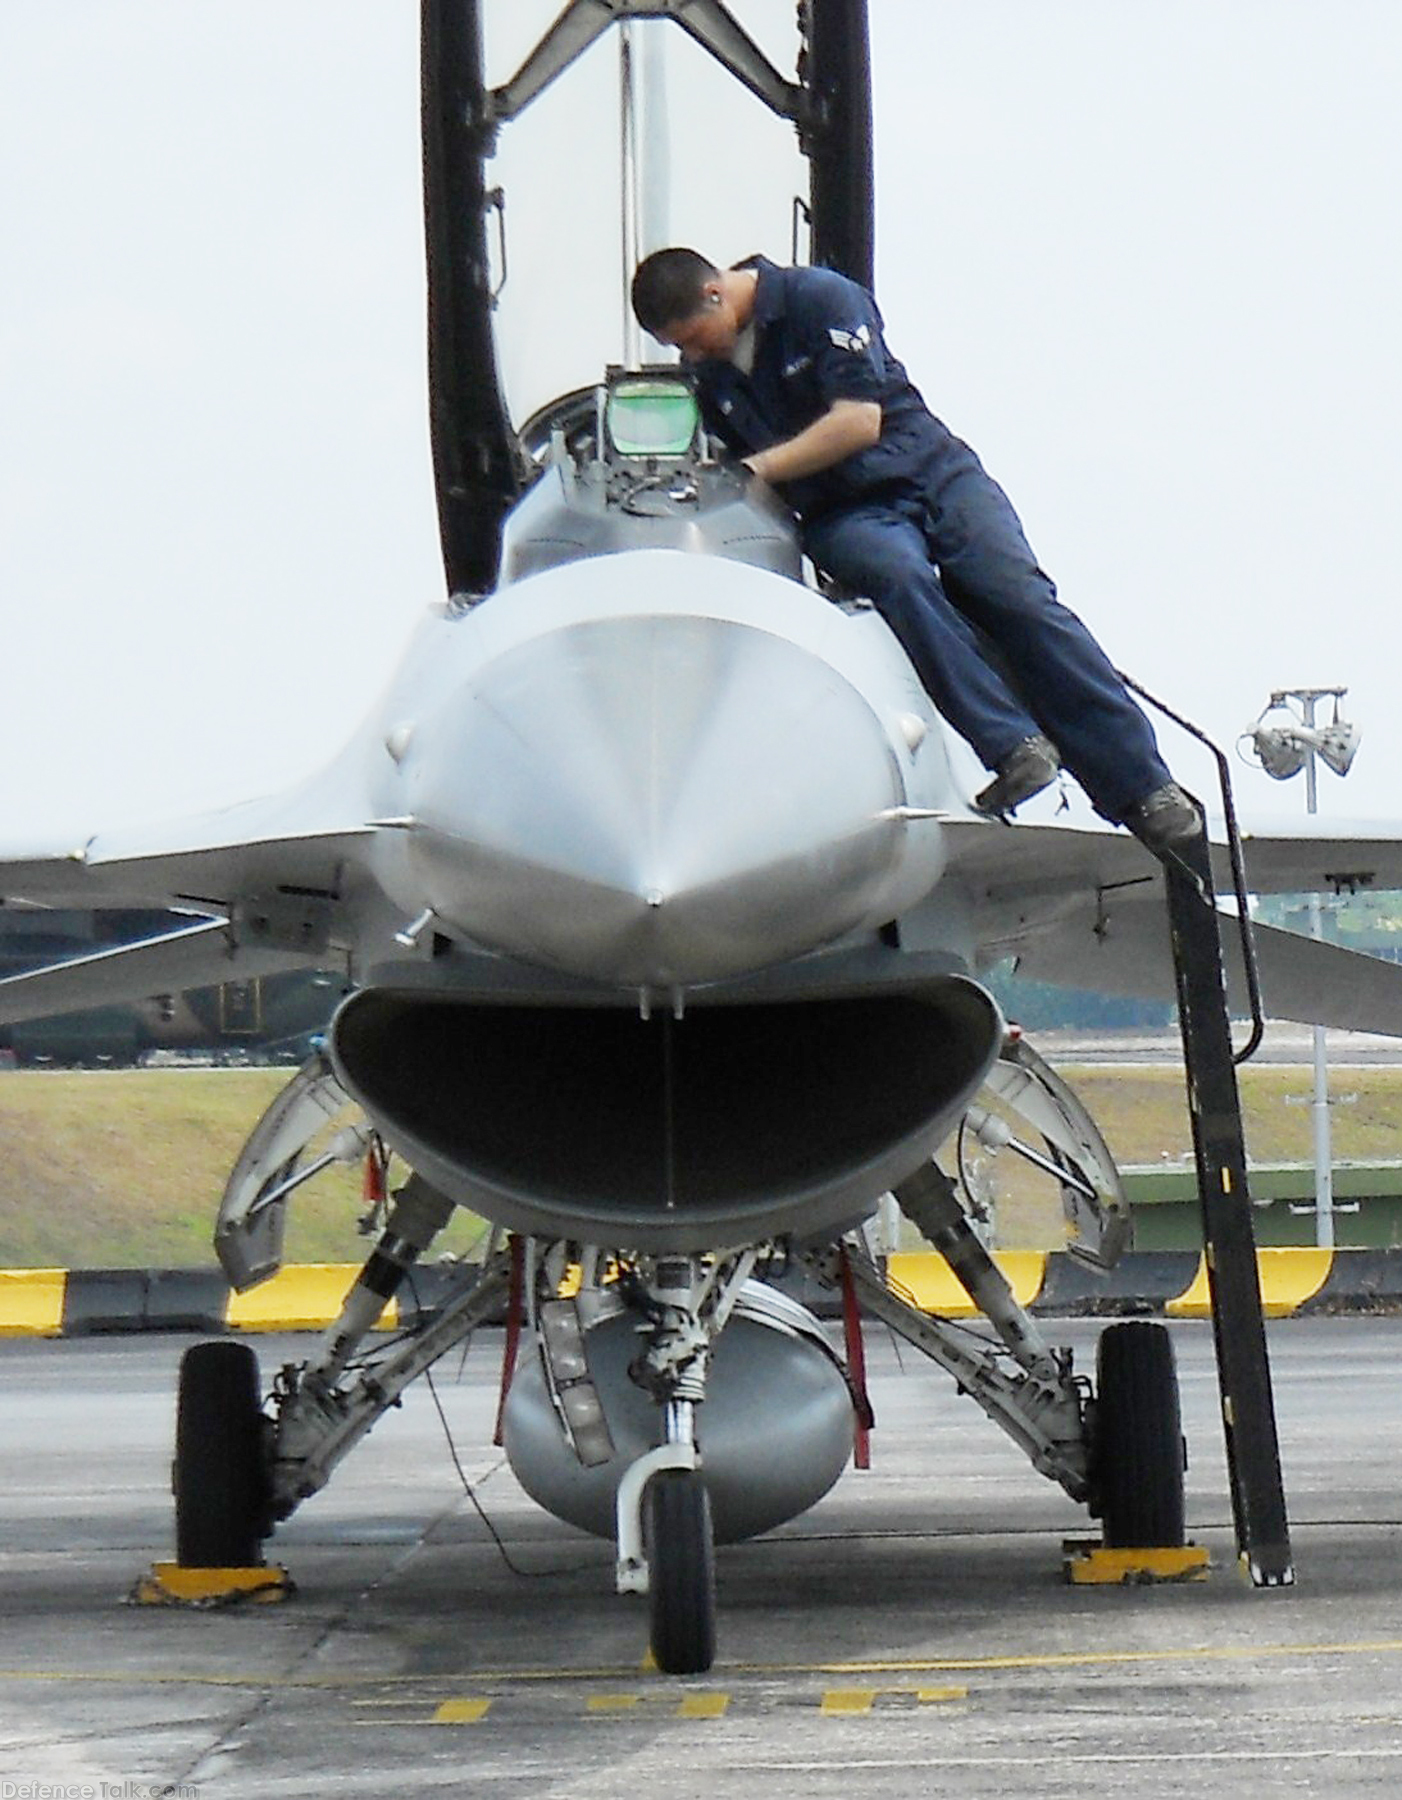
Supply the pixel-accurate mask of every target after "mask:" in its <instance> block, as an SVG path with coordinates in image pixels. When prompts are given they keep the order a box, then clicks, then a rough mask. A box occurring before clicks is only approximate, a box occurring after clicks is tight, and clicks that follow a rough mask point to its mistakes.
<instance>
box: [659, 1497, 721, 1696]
mask: <svg viewBox="0 0 1402 1800" xmlns="http://www.w3.org/2000/svg"><path fill="white" fill-rule="evenodd" d="M643 1533H644V1541H645V1543H646V1545H647V1560H648V1570H649V1580H648V1597H649V1601H650V1604H651V1611H652V1636H651V1643H652V1657H653V1661H654V1662H655V1663H656V1664H657V1666H658V1668H659V1669H660V1670H661V1671H662V1673H663V1674H664V1675H701V1674H704V1673H705V1671H706V1670H707V1669H709V1668H710V1666H711V1664H712V1663H713V1662H714V1661H715V1655H716V1559H715V1543H714V1538H713V1536H712V1532H711V1502H710V1496H709V1495H708V1494H707V1492H706V1484H705V1482H704V1481H703V1480H702V1478H701V1473H700V1471H699V1470H697V1469H663V1470H661V1471H659V1473H657V1474H656V1475H654V1476H653V1477H652V1479H651V1481H649V1482H648V1484H647V1489H646V1492H645V1495H644V1499H643Z"/></svg>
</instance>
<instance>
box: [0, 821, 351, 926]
mask: <svg viewBox="0 0 1402 1800" xmlns="http://www.w3.org/2000/svg"><path fill="white" fill-rule="evenodd" d="M290 810H291V809H289V808H288V806H287V803H286V801H285V800H265V801H256V800H255V801H250V802H248V803H246V804H245V805H242V806H233V807H228V808H226V809H224V810H222V811H220V812H214V813H206V814H202V815H200V816H199V817H197V818H194V819H188V820H181V821H179V822H177V823H175V824H173V825H167V826H164V827H158V828H153V829H147V830H128V831H115V832H103V833H101V834H100V835H98V836H96V837H91V838H88V839H86V840H85V841H80V842H78V843H76V844H74V843H69V844H51V845H36V846H29V845H17V846H14V847H13V848H8V847H0V901H5V900H30V901H38V902H41V903H44V904H47V905H63V906H92V907H103V906H134V905H153V906H169V907H174V908H177V909H178V908H181V907H190V908H194V909H195V910H197V911H198V910H205V911H211V912H222V911H226V910H228V908H229V907H231V906H232V905H233V904H234V902H235V900H236V899H237V898H238V897H239V896H241V895H248V894H256V893H258V892H259V891H260V889H264V888H268V889H271V888H288V887H292V888H296V889H298V890H299V891H307V892H315V893H324V894H327V895H332V894H335V893H336V892H338V891H339V883H340V880H341V876H342V872H343V869H344V865H345V863H346V861H347V859H348V858H352V857H354V856H355V855H356V853H357V851H358V850H359V849H361V848H363V846H364V845H365V844H366V843H367V842H368V841H369V839H370V838H371V837H372V836H373V835H374V833H375V830H376V829H377V828H376V826H375V825H373V824H369V823H362V822H355V823H353V824H348V825H347V824H334V825H324V824H312V823H303V822H302V820H300V819H298V818H296V817H295V816H294V817H292V818H289V817H287V816H286V815H287V814H288V812H289V811H290Z"/></svg>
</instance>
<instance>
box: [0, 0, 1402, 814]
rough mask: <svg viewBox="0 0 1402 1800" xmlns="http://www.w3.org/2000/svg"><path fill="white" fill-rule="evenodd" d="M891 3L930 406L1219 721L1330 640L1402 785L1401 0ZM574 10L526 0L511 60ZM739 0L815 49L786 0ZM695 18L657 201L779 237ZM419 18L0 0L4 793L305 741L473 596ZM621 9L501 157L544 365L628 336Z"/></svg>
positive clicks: (1130, 648) (783, 220) (682, 60)
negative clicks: (444, 602)
mask: <svg viewBox="0 0 1402 1800" xmlns="http://www.w3.org/2000/svg"><path fill="white" fill-rule="evenodd" d="M503 6H505V8H506V10H505V11H502V7H503ZM871 9H872V20H873V53H874V67H875V90H876V121H877V123H876V139H877V178H878V257H877V269H878V279H877V287H878V297H879V299H880V301H881V304H882V307H883V310H884V312H885V315H886V319H887V325H888V334H889V337H890V340H891V343H892V345H893V347H894V349H895V350H896V352H897V354H899V355H900V356H901V357H902V358H903V359H904V360H905V362H906V363H907V365H908V367H909V368H910V370H911V373H912V375H913V377H914V378H915V380H916V381H917V382H918V384H919V385H920V386H921V388H922V389H923V391H924V393H925V395H926V397H927V399H928V400H929V402H930V404H931V406H932V407H933V409H934V410H935V411H936V412H938V413H939V414H940V415H941V416H942V417H943V418H944V419H945V420H946V421H947V423H948V424H949V425H950V426H951V427H952V428H953V429H954V430H955V431H957V432H959V433H960V434H961V435H962V436H965V437H967V438H968V439H969V440H970V441H971V442H972V443H973V444H974V445H975V447H976V448H977V449H978V450H979V451H980V453H981V455H982V456H983V458H984V461H985V462H986V463H987V465H988V466H989V468H990V470H991V471H992V472H993V473H994V474H995V475H996V476H997V477H998V478H999V479H1000V480H1001V481H1002V482H1003V484H1004V486H1005V487H1007V488H1008V490H1009V492H1010V493H1011V495H1012V497H1013V500H1014V502H1015V504H1016V505H1017V507H1018V509H1019V511H1020V512H1021V514H1022V516H1023V519H1024V521H1025V523H1026V525H1027V529H1028V533H1029V535H1030V537H1031V539H1032V542H1033V544H1034V546H1035V547H1036V548H1037V550H1038V553H1039V555H1040V556H1041V558H1042V560H1043V562H1044V563H1045V565H1046V566H1047V567H1048V569H1050V570H1051V572H1052V573H1053V575H1054V576H1055V577H1056V579H1057V581H1058V583H1059V585H1060V588H1061V592H1062V596H1063V598H1064V599H1065V600H1066V601H1067V602H1068V604H1070V605H1071V606H1073V607H1074V608H1075V609H1076V610H1077V611H1079V612H1080V613H1081V614H1082V616H1083V617H1084V618H1085V619H1086V621H1087V622H1088V623H1089V624H1090V625H1091V627H1092V629H1093V630H1094V631H1095V632H1096V633H1097V635H1098V636H1099V637H1100V638H1101V640H1102V641H1103V642H1104V643H1105V645H1106V647H1107V649H1108V650H1109V651H1110V653H1111V655H1112V656H1113V657H1114V658H1115V660H1116V661H1117V662H1118V663H1119V664H1120V665H1121V666H1122V667H1124V668H1127V669H1129V670H1130V671H1132V672H1133V673H1134V674H1135V675H1137V676H1138V677H1139V679H1140V680H1141V681H1143V682H1144V683H1145V684H1146V685H1147V686H1149V687H1150V688H1153V689H1155V690H1157V691H1159V692H1160V693H1162V694H1163V695H1164V696H1165V697H1166V698H1168V699H1170V700H1171V701H1172V702H1173V703H1174V704H1175V705H1176V706H1177V707H1178V708H1180V709H1181V710H1183V711H1185V712H1187V713H1189V714H1190V715H1192V716H1194V717H1196V718H1197V719H1198V720H1199V721H1200V722H1201V723H1202V724H1203V725H1204V726H1205V727H1207V728H1208V729H1209V730H1211V731H1212V732H1213V733H1215V734H1216V735H1218V736H1219V737H1220V738H1222V739H1224V740H1226V741H1228V742H1231V741H1232V740H1234V739H1235V737H1236V735H1237V733H1238V732H1239V731H1240V729H1241V727H1242V726H1243V725H1244V724H1245V723H1246V722H1247V721H1248V720H1249V719H1250V718H1252V717H1253V716H1254V715H1255V714H1256V713H1257V712H1258V711H1259V710H1260V708H1261V707H1262V705H1263V704H1264V702H1265V700H1266V697H1267V695H1268V693H1269V691H1270V690H1271V689H1272V688H1274V687H1290V686H1296V685H1300V684H1305V683H1310V684H1314V685H1320V686H1322V685H1326V684H1329V683H1335V682H1337V683H1342V684H1347V686H1348V687H1349V689H1350V693H1349V698H1348V703H1347V710H1348V713H1349V715H1350V716H1351V717H1353V718H1354V719H1355V720H1356V721H1357V722H1358V724H1359V725H1360V726H1361V727H1362V729H1363V734H1364V737H1363V747H1362V749H1361V750H1360V752H1359V756H1358V760H1357V763H1356V765H1355V767H1354V770H1353V773H1352V774H1351V775H1350V776H1349V777H1348V779H1347V780H1346V781H1345V782H1339V781H1337V780H1335V779H1334V777H1333V776H1331V775H1328V774H1325V775H1322V776H1321V787H1320V798H1321V810H1322V811H1323V812H1324V813H1325V814H1326V815H1331V816H1336V817H1345V816H1352V817H1365V816H1370V815H1374V816H1389V815H1391V816H1398V817H1402V800H1399V798H1398V796H1397V794H1396V791H1395V788H1396V783H1397V780H1398V776H1399V774H1400V773H1402V699H1400V698H1399V683H1402V666H1399V665H1400V664H1402V657H1399V651H1400V650H1402V623H1399V611H1400V610H1402V609H1399V603H1398V599H1397V596H1396V594H1395V592H1394V582H1395V580H1396V574H1397V564H1398V561H1399V558H1398V555H1397V552H1396V549H1395V540H1396V537H1397V535H1398V530H1399V523H1398V522H1399V518H1400V517H1402V507H1399V495H1400V494H1402V348H1400V347H1399V337H1400V336H1402V233H1399V231H1398V226H1397V217H1398V201H1397V195H1396V186H1397V181H1398V170H1399V169H1402V108H1399V106H1398V103H1397V96H1398V94H1399V93H1402V5H1399V4H1397V0H1331V3H1330V4H1327V5H1325V4H1323V3H1322V0H1172V3H1169V0H1137V3H1135V4H1125V0H871ZM555 10H556V5H555V3H554V0H539V3H537V0H509V4H508V0H498V15H499V18H500V21H501V25H500V28H499V34H498V36H497V37H496V38H495V39H494V40H493V46H492V49H493V56H494V58H495V59H496V60H495V64H494V66H493V68H492V70H491V73H492V76H493V78H494V79H500V78H501V77H502V76H503V75H504V74H506V73H507V72H509V67H508V66H503V65H510V64H511V63H512V62H513V61H514V56H515V53H516V51H517V49H519V47H520V44H519V43H518V42H517V40H518V39H519V40H521V42H524V39H525V37H526V36H527V35H528V32H529V28H530V26H531V25H532V24H534V23H539V22H541V21H543V20H545V19H548V18H549V17H550V16H552V14H553V12H554V11H555ZM737 11H738V12H739V14H740V16H741V17H742V18H746V19H751V18H753V19H755V20H756V22H757V23H758V27H759V30H760V35H761V37H762V39H763V41H764V42H765V44H766V47H768V48H771V49H772V50H773V52H774V54H775V55H776V56H778V55H781V54H782V53H783V50H784V46H785V44H786V41H787V21H788V20H789V19H790V18H791V17H792V4H791V0H758V5H757V7H756V6H754V5H751V6H747V5H746V4H745V0H737ZM513 34H514V35H513ZM673 36H674V37H675V38H676V40H677V41H676V44H675V45H673V44H671V43H670V40H669V50H668V92H669V96H670V99H671V102H672V112H673V118H674V123H675V126H676V138H677V142H676V146H675V148H674V153H673V154H674V169H675V171H676V175H677V182H676V187H677V195H676V204H675V206H674V213H673V219H674V228H675V229H674V235H675V236H677V237H678V238H680V239H682V240H683V241H686V240H690V241H694V242H698V244H699V247H701V248H702V249H704V250H707V251H708V252H709V253H711V254H714V255H716V256H717V257H719V258H729V257H733V256H738V255H741V254H743V253H745V252H746V251H749V250H752V249H756V248H763V249H765V250H767V251H768V252H769V253H770V254H772V255H774V256H775V257H776V258H777V259H780V260H783V259H785V258H786V256H787V250H788V244H787V233H788V227H787V219H788V206H789V195H790V193H791V192H792V188H793V174H792V172H791V171H792V167H793V165H794V162H795V158H794V152H793V147H792V133H791V132H789V131H788V129H787V128H786V127H783V126H782V125H779V124H777V123H776V122H774V121H772V120H769V119H767V118H764V117H763V116H757V117H756V120H755V121H754V122H752V124H750V125H748V126H746V128H745V130H746V132H750V133H752V135H744V134H743V133H741V132H740V130H739V128H738V127H736V126H733V125H732V124H731V122H730V114H729V113H728V112H726V113H725V114H723V115H722V113H721V112H720V111H718V108H719V107H720V106H721V105H722V104H723V98H724V97H723V93H722V89H721V84H720V79H719V77H718V75H717V74H716V73H715V72H714V70H713V69H712V67H711V65H710V64H709V63H708V62H707V59H706V58H705V57H704V56H703V55H702V54H701V53H700V52H699V51H697V50H696V49H695V47H694V46H692V45H690V44H689V43H687V42H686V41H685V40H683V39H682V38H681V36H680V34H677V33H673ZM417 51H418V45H417V8H416V6H415V5H414V4H413V3H412V0H201V3H200V4H199V5H198V6H192V5H190V4H189V3H188V0H63V3H62V4H61V5H48V6H40V5H18V4H10V5H5V6H0V268H2V269H3V272H4V279H3V280H2V281H0V607H3V621H4V639H3V643H4V652H5V656H4V672H5V682H4V704H3V706H0V799H2V800H3V804H2V805H0V840H3V841H5V842H7V843H13V842H14V841H15V840H17V839H24V838H28V837H34V836H43V837H47V836H48V835H49V834H50V832H52V831H60V830H62V831H68V830H70V829H72V830H73V831H75V832H80V833H81V834H84V835H86V834H87V833H89V832H91V831H93V830H97V829H100V828H101V827H102V826H104V825H108V824H116V823H121V822H126V821H129V820H132V819H137V818H149V817H153V816H159V815H160V814H161V813H163V812H166V811H180V810H184V809H187V808H198V807H201V806H203V805H204V804H205V803H206V802H208V801H214V800H227V799H234V798H239V797H241V796H243V795H245V794H249V793H257V792H261V791H266V790H268V789H270V788H276V787H278V786H281V785H283V784H284V783H285V782H287V781H289V780H291V779H292V778H294V777H295V776H297V775H299V774H302V773H304V772H306V771H308V770H309V769H311V768H312V767H314V766H315V765H316V764H317V763H318V762H320V761H322V760H324V759H325V757H326V756H327V755H329V754H330V752H331V751H332V750H334V748H336V746H337V745H338V744H339V742H340V741H341V740H342V739H343V738H344V737H345V736H347V735H348V734H349V732H350V729H351V727H352V726H353V724H354V723H355V721H356V719H357V718H358V717H359V715H360V714H361V713H362V712H363V711H364V710H365V708H366V707H367V706H368V704H369V703H370V700H371V699H372V698H373V696H374V694H375V693H376V691H377V690H378V689H379V688H380V687H381V686H382V685H383V684H384V683H385V681H386V680H387V679H388V677H389V674H390V673H391V671H392V667H393V663H394V659H395V657H396V655H397V653H398V650H399V647H400V645H401V644H402V642H403V640H404V638H405V637H406V635H407V633H408V631H409V629H410V628H411V626H412V623H413V620H414V618H415V616H416V614H417V613H418V611H419V610H420V609H421V608H422V607H423V606H424V605H425V604H426V603H427V602H428V601H430V600H432V599H433V598H435V597H437V596H438V595H439V594H440V593H441V591H442V576H441V565H440V562H439V557H438V546H437V539H436V527H435V518H434V509H433V497H432V483H431V474H430V467H429V458H428V441H427V423H426V396H425V390H424V374H423V321H422V310H423V273H422V248H421V225H420V214H419V191H418V155H419V149H418V117H417V109H418V86H417V84H418V76H417ZM590 55H591V58H592V62H591V65H590V72H589V74H588V78H587V79H585V78H584V77H583V76H581V79H580V82H579V84H578V86H577V88H572V89H569V90H568V91H567V89H566V87H565V86H564V85H562V87H561V88H560V89H559V90H558V91H557V92H556V93H554V94H552V95H551V96H547V98H546V99H545V100H544V101H542V102H541V104H540V107H539V109H538V111H537V113H536V114H534V115H532V116H530V117H528V118H527V119H526V120H524V121H523V122H522V123H521V124H520V125H519V126H517V127H516V128H515V129H514V131H513V132H509V133H508V134H507V136H506V138H505V140H504V144H503V151H502V156H501V158H500V164H499V168H498V171H497V177H496V178H500V179H502V180H503V181H504V183H505V185H506V187H507V190H508V222H509V226H510V230H511V238H510V280H509V282H508V287H507V291H506V294H505V295H504V298H503V309H504V314H506V315H507V316H508V317H509V319H510V331H511V336H510V339H509V342H508V345H507V360H508V366H509V371H510V374H511V377H512V381H513V400H515V399H516V397H517V395H518V393H519V394H520V395H521V397H522V400H523V401H524V400H525V399H526V398H529V399H530V401H531V403H532V404H533V403H535V401H537V400H539V399H540V398H544V397H545V394H544V393H535V394H532V395H529V396H528V395H527V393H526V390H527V388H529V387H530V386H531V384H532V383H533V382H534V383H535V384H536V385H539V384H541V383H544V384H545V386H546V387H547V388H549V387H550V386H552V385H554V386H559V387H572V386H577V385H580V384H583V383H585V382H587V381H590V380H592V379H594V377H595V376H596V375H597V374H598V373H599V363H600V361H601V360H603V359H605V358H607V357H609V356H616V355H617V354H618V350H619V345H618V343H617V342H616V341H612V339H611V336H610V334H611V333H613V331H614V330H615V326H616V306H615V302H616V295H617V291H618V268H619V254H618V247H617V241H616V235H615V233H614V230H613V219H614V216H615V215H614V192H615V189H614V186H613V183H614V180H615V155H616V152H615V144H614V135H613V113H612V110H611V101H609V100H608V95H609V94H610V93H611V85H610V84H611V82H612V67H613V63H612V52H611V50H609V49H605V48H604V47H602V46H600V47H596V49H595V50H594V51H592V52H591V53H590ZM590 82H592V83H593V84H594V85H593V87H592V88H591V87H590V86H589V83H590ZM601 95H602V96H603V97H604V98H603V100H602V101H601V99H600V96H601ZM528 137H529V139H530V142H529V143H527V138H528ZM586 305H593V307H594V309H595V310H594V313H593V314H591V319H592V320H593V322H592V323H591V324H590V326H589V327H588V329H583V328H582V327H581V326H580V324H579V321H580V319H581V318H582V316H583V315H582V313H581V312H580V310H579V308H580V307H581V306H586ZM601 320H602V322H603V324H602V327H600V324H599V321H601ZM600 329H602V332H603V335H602V337H600V336H599V331H600ZM556 371H558V379H557V376H556ZM1163 743H1164V747H1165V749H1166V751H1167V752H1168V754H1169V756H1170V760H1172V761H1174V763H1175V764H1176V765H1179V766H1181V769H1182V772H1183V774H1184V776H1185V777H1186V778H1187V779H1189V780H1190V781H1192V782H1194V783H1195V784H1200V783H1202V782H1204V781H1205V780H1206V778H1207V777H1206V770H1205V768H1204V764H1203V759H1202V758H1201V755H1200V753H1198V752H1196V751H1193V750H1183V751H1182V752H1181V754H1180V750H1179V740H1178V739H1177V736H1176V734H1175V733H1174V732H1173V731H1172V730H1171V728H1170V729H1168V730H1166V731H1165V733H1164V734H1163ZM1238 767H1240V765H1238ZM1238 795H1239V799H1240V801H1241V803H1242V805H1243V807H1244V809H1245V810H1247V811H1256V812H1264V811H1272V812H1275V813H1295V812H1299V811H1302V810H1303V806H1304V794H1303V784H1302V783H1301V782H1295V783H1293V784H1291V785H1290V786H1289V787H1277V786H1276V785H1275V784H1272V783H1269V782H1267V780H1266V779H1265V777H1264V776H1261V775H1259V774H1253V773H1250V772H1248V771H1247V770H1245V769H1244V768H1242V769H1240V777H1239V782H1238Z"/></svg>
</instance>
